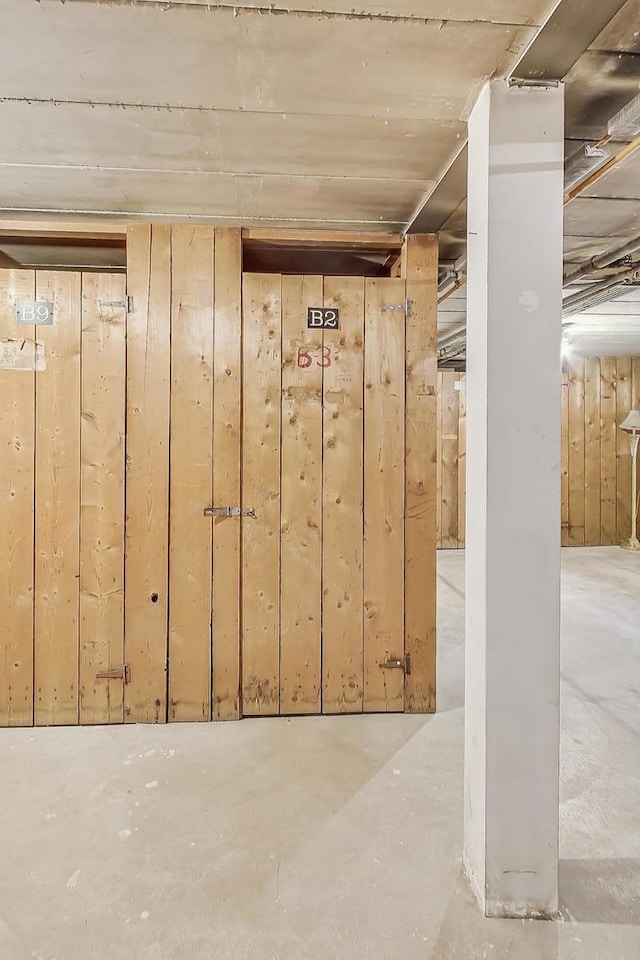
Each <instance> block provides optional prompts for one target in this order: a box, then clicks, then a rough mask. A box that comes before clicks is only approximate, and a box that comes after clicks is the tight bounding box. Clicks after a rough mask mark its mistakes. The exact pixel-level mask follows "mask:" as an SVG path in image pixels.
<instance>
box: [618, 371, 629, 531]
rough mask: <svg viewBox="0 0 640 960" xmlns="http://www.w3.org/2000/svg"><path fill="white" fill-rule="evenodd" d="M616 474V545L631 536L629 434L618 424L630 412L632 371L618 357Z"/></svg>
mask: <svg viewBox="0 0 640 960" xmlns="http://www.w3.org/2000/svg"><path fill="white" fill-rule="evenodd" d="M616 367H617V370H616V381H617V390H616V423H617V425H618V428H617V431H616V434H617V436H616V440H617V443H616V461H617V464H616V473H617V490H618V497H617V501H618V503H617V511H616V515H617V522H618V540H617V542H618V543H624V542H625V540H628V539H629V537H630V536H631V445H630V443H629V433H628V432H627V431H626V430H621V429H620V424H621V423H622V421H623V420H624V419H625V418H626V416H627V415H628V413H629V411H630V410H631V393H632V371H633V368H632V366H631V358H630V357H618V360H617V363H616Z"/></svg>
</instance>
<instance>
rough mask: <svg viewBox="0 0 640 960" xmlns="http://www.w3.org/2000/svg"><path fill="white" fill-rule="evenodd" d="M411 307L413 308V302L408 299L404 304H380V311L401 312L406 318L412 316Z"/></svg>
mask: <svg viewBox="0 0 640 960" xmlns="http://www.w3.org/2000/svg"><path fill="white" fill-rule="evenodd" d="M412 307H413V300H409V299H408V298H407V299H406V300H405V302H404V303H383V304H382V310H402V312H403V313H404V314H405V316H407V317H411V316H412V313H411V308H412Z"/></svg>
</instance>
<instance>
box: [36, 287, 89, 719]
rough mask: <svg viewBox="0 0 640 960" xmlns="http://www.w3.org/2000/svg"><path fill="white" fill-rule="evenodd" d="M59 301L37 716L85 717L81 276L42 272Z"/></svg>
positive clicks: (46, 330) (40, 394) (40, 380)
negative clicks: (81, 708)
mask: <svg viewBox="0 0 640 960" xmlns="http://www.w3.org/2000/svg"><path fill="white" fill-rule="evenodd" d="M36 298H37V299H38V300H48V301H52V302H53V303H54V320H53V324H52V325H51V326H43V327H40V328H39V329H38V339H41V340H42V342H43V343H44V349H45V356H46V370H43V371H42V372H40V373H38V375H37V378H36V469H35V487H36V496H35V530H36V534H35V554H36V564H35V648H34V677H35V690H36V700H35V722H36V724H38V725H49V724H75V723H78V672H79V653H80V651H79V600H80V591H79V581H80V326H81V319H80V274H78V273H53V272H48V271H41V272H39V273H38V275H37V281H36Z"/></svg>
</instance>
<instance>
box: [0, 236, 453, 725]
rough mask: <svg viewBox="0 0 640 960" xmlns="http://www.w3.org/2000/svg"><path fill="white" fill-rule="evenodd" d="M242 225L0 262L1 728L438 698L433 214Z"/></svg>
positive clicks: (359, 707)
mask: <svg viewBox="0 0 640 960" xmlns="http://www.w3.org/2000/svg"><path fill="white" fill-rule="evenodd" d="M244 233H245V237H244V238H243V236H242V231H240V230H239V229H234V228H213V227H208V226H196V227H192V226H188V225H178V226H160V225H153V226H150V225H136V226H130V227H129V228H126V241H125V236H124V235H122V236H119V235H117V234H116V233H114V234H113V236H112V238H111V242H112V243H113V244H115V245H116V246H117V245H118V244H120V245H121V246H120V248H119V250H120V252H119V256H120V259H121V261H122V265H121V267H120V268H119V270H118V271H117V272H116V271H113V270H109V268H108V267H103V268H102V269H101V270H100V271H97V270H95V269H94V270H91V269H87V270H82V271H80V270H74V269H66V270H62V269H61V270H56V271H53V270H42V269H38V270H15V269H2V270H0V336H1V337H2V340H1V344H2V352H1V353H0V361H1V363H0V367H1V368H0V404H1V405H2V408H3V410H4V411H5V416H4V417H3V418H2V423H1V428H0V429H1V431H2V433H1V436H0V450H1V451H2V463H1V466H2V473H3V477H6V478H8V479H9V487H10V496H9V499H8V503H7V505H6V508H3V511H2V514H1V523H2V528H1V530H0V552H1V553H2V556H1V557H0V576H1V577H2V578H3V582H2V596H3V604H4V616H3V620H2V625H1V626H0V635H1V639H2V647H3V650H4V651H5V665H6V669H5V670H3V672H2V677H1V679H0V723H1V724H2V725H5V726H6V725H9V726H13V725H30V724H36V725H51V724H76V723H81V724H104V723H122V722H140V721H143V722H153V723H158V722H165V721H178V720H211V719H214V720H224V719H233V718H239V717H242V716H262V715H278V714H284V715H289V714H318V713H361V712H403V711H407V712H418V713H421V712H432V711H433V710H434V709H435V537H436V465H435V442H436V440H435V437H436V360H435V335H436V327H435V324H436V309H437V300H436V296H437V263H438V250H437V237H432V236H427V235H425V236H420V235H416V236H413V237H411V238H409V239H408V240H406V241H405V242H404V248H403V249H401V245H402V240H401V238H400V237H399V236H396V235H388V234H370V235H366V236H360V237H357V236H354V237H351V238H349V237H348V236H347V237H344V236H343V237H342V239H340V238H339V237H338V239H337V240H335V242H334V247H337V253H336V250H335V249H332V248H331V245H330V241H329V249H328V251H327V249H326V248H327V243H328V241H327V240H326V238H325V239H324V240H323V241H322V243H323V245H324V248H325V249H324V262H327V256H329V259H330V260H331V259H333V261H335V260H336V257H337V258H338V260H339V259H340V251H341V249H342V262H344V263H345V264H346V263H347V262H349V263H350V264H351V267H350V269H352V272H357V271H358V270H360V273H361V274H364V273H368V274H373V275H347V276H337V275H326V276H323V275H322V274H321V273H308V274H306V275H305V274H303V273H300V274H291V273H290V272H289V273H287V274H283V273H278V272H248V271H246V270H245V271H244V272H243V268H242V261H243V239H244V245H245V246H246V254H245V258H246V259H248V260H249V261H250V262H257V263H258V264H259V263H260V262H261V258H262V260H264V258H265V257H266V258H267V259H269V256H270V252H271V254H273V250H274V249H275V251H276V252H277V251H278V244H281V243H282V242H283V239H284V240H285V241H286V234H283V235H279V234H278V233H274V234H268V233H266V232H261V231H244ZM33 242H37V241H36V240H34V241H33ZM89 242H90V238H89ZM125 242H126V273H125V270H124V257H125V252H124V249H123V248H124V244H125ZM290 242H292V241H291V240H290ZM295 242H297V243H300V241H299V240H297V241H295ZM317 245H318V238H317V237H316V238H313V237H312V238H311V239H310V240H309V246H310V251H307V253H306V260H305V259H304V258H305V251H304V250H303V251H302V254H301V255H302V258H303V260H304V262H306V263H307V264H308V263H309V262H310V261H314V253H313V251H314V247H317ZM345 246H346V248H347V251H348V250H349V249H350V248H354V249H355V250H356V254H357V253H358V251H359V253H360V254H361V255H364V259H363V260H361V261H360V262H361V264H362V263H363V264H364V266H360V267H358V266H357V257H356V256H355V255H354V254H352V255H351V258H349V255H348V253H347V252H346V251H345V250H344V249H343V248H344V247H345ZM317 253H318V251H317V250H316V251H315V261H314V262H316V263H320V265H321V264H322V256H320V258H319V257H318V255H317ZM321 254H322V251H321ZM291 255H292V254H291V253H289V254H287V251H286V249H285V251H284V255H283V254H282V252H281V253H280V256H279V259H278V256H276V257H275V263H276V265H277V263H278V262H280V263H286V262H287V256H289V257H290V256H291ZM299 256H300V254H299ZM367 257H369V259H368V260H367ZM107 259H108V258H107ZM112 259H113V257H112ZM272 260H273V256H272ZM354 262H356V266H355V267H354V266H353V263H354ZM392 272H393V273H394V274H396V275H395V276H391V275H390V274H391V273H392Z"/></svg>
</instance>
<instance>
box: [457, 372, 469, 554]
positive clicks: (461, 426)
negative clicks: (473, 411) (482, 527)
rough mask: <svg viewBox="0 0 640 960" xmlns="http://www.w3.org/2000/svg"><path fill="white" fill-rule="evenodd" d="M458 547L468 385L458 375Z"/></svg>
mask: <svg viewBox="0 0 640 960" xmlns="http://www.w3.org/2000/svg"><path fill="white" fill-rule="evenodd" d="M458 383H459V385H460V389H459V393H458V457H457V464H456V466H457V471H458V546H459V547H463V546H464V540H465V535H466V502H467V469H466V468H467V389H466V387H467V384H466V375H465V374H464V373H461V374H459V375H458Z"/></svg>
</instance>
